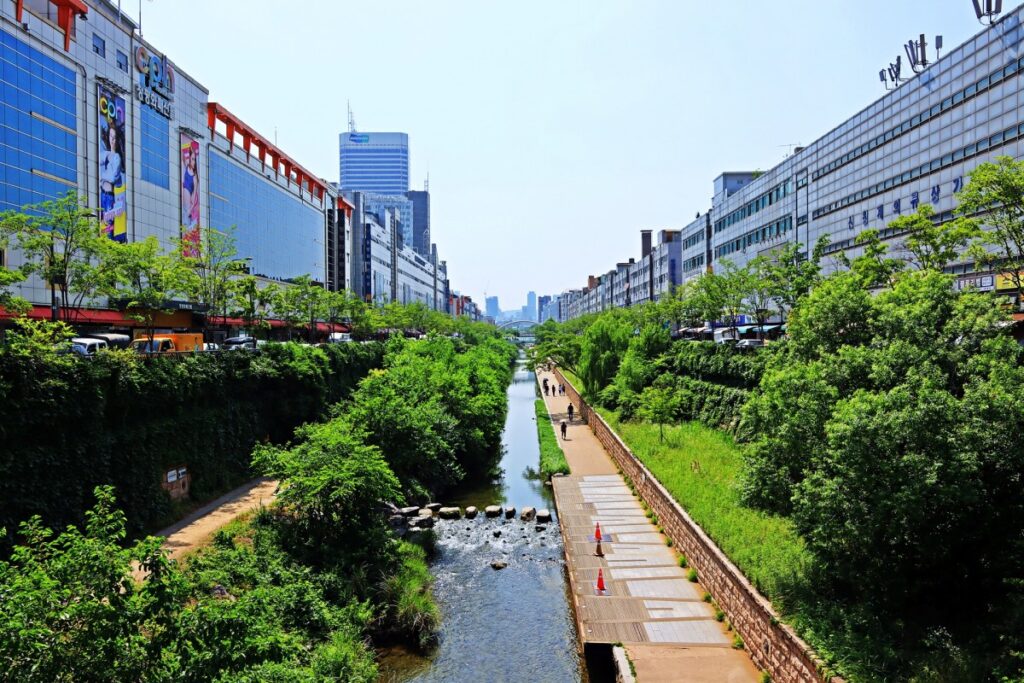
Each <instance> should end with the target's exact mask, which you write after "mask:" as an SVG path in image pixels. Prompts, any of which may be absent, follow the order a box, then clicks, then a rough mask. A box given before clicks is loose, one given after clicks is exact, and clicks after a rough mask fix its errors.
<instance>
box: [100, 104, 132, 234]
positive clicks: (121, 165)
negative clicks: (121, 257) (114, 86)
mask: <svg viewBox="0 0 1024 683" xmlns="http://www.w3.org/2000/svg"><path fill="white" fill-rule="evenodd" d="M96 102H97V104H98V108H99V115H98V116H97V121H98V123H99V150H100V154H99V164H100V169H99V170H100V221H101V222H102V224H103V232H105V233H106V234H107V236H108V237H110V239H112V240H114V241H115V242H127V241H128V193H127V189H128V179H127V174H126V173H125V167H126V164H125V148H126V145H125V136H124V132H125V118H126V109H125V106H124V98H123V97H121V96H119V95H117V94H115V93H114V92H113V91H111V90H109V89H108V88H106V87H104V86H102V85H99V86H97V92H96Z"/></svg>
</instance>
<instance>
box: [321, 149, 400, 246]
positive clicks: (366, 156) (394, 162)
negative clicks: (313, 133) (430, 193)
mask: <svg viewBox="0 0 1024 683" xmlns="http://www.w3.org/2000/svg"><path fill="white" fill-rule="evenodd" d="M339 143H340V151H339V157H340V163H339V166H340V169H341V174H340V179H341V189H342V190H352V191H359V192H376V193H378V194H391V195H404V194H405V193H406V192H408V191H409V136H408V135H406V134H405V133H357V132H355V131H348V132H345V133H342V134H341V135H340V136H339ZM410 246H412V245H410Z"/></svg>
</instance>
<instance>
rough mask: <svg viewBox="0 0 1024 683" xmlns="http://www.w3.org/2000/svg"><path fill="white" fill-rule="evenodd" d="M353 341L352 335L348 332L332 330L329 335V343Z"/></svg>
mask: <svg viewBox="0 0 1024 683" xmlns="http://www.w3.org/2000/svg"><path fill="white" fill-rule="evenodd" d="M350 341H352V335H351V334H349V333H348V332H331V333H330V334H329V335H327V343H328V344H344V343H346V342H350Z"/></svg>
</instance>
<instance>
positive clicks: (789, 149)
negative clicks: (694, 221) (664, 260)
mask: <svg viewBox="0 0 1024 683" xmlns="http://www.w3.org/2000/svg"><path fill="white" fill-rule="evenodd" d="M799 146H800V143H799V142H787V143H786V144H784V145H776V147H785V148H786V156H787V157H788V156H789V155H790V154H792V153H793V149H794V148H796V147H799ZM698 215H699V214H698Z"/></svg>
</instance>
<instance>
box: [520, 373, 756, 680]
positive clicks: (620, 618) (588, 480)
mask: <svg viewBox="0 0 1024 683" xmlns="http://www.w3.org/2000/svg"><path fill="white" fill-rule="evenodd" d="M545 377H547V379H548V382H549V384H553V383H554V382H555V379H554V376H553V375H552V374H551V373H538V377H537V380H538V382H541V381H542V380H543V379H544V378H545ZM541 394H542V396H543V391H542V392H541ZM543 398H544V403H545V405H546V406H547V409H548V413H549V414H550V415H551V419H552V421H553V422H554V425H555V428H556V429H555V431H556V435H558V429H557V427H558V423H560V422H561V421H562V420H563V419H565V420H567V419H568V416H567V407H568V405H569V397H568V396H545V397H543ZM574 408H578V406H574ZM567 437H568V438H567V439H566V440H562V439H561V437H560V435H559V440H558V442H559V445H561V446H562V450H563V451H564V452H565V456H566V460H568V461H569V467H570V469H571V471H572V474H571V475H570V476H567V477H555V478H554V479H553V480H552V482H553V488H554V493H555V504H556V506H557V507H558V518H559V523H560V525H561V528H562V537H563V539H564V541H565V555H566V566H567V568H568V571H569V578H570V584H571V589H572V596H573V603H574V609H575V616H576V621H577V627H578V629H579V634H580V640H581V642H582V643H583V644H584V645H586V643H616V642H621V643H622V644H623V645H624V646H625V648H626V651H627V653H628V654H629V657H630V659H631V660H632V662H633V665H634V667H635V668H636V674H637V680H638V681H640V683H649V682H662V681H664V682H668V681H689V682H707V683H711V682H712V681H716V682H717V681H726V682H730V683H746V682H748V681H757V680H759V676H758V671H757V669H756V668H755V667H754V665H753V664H752V663H751V661H750V658H749V657H748V656H747V654H746V653H745V652H743V651H742V650H735V649H733V648H732V633H730V632H728V631H727V630H726V629H725V628H724V625H723V624H722V623H719V622H718V621H716V620H715V614H714V610H713V608H712V607H711V605H709V604H708V603H706V602H704V600H703V595H704V589H703V588H702V587H701V586H700V585H699V584H697V583H693V582H691V581H689V580H688V578H687V570H686V569H683V568H681V567H680V566H679V562H678V559H677V555H676V553H675V552H674V551H673V550H672V549H671V548H669V547H667V546H666V544H665V537H664V536H662V534H661V533H659V532H658V529H657V527H656V526H655V525H654V524H653V523H652V522H651V520H649V519H648V518H647V516H646V515H645V513H644V510H643V507H642V506H641V504H640V501H639V500H638V499H637V498H636V497H634V496H633V494H632V493H631V492H630V490H629V488H628V487H627V486H626V483H625V480H623V478H622V476H621V475H620V474H618V470H617V469H616V467H615V465H614V463H613V462H612V459H611V457H609V455H608V453H607V452H606V451H605V450H604V448H603V447H602V446H601V444H600V442H598V440H597V438H596V437H595V436H594V434H593V433H592V432H591V431H590V428H589V427H588V426H587V425H586V424H584V423H583V422H581V421H580V420H579V418H578V417H577V418H576V419H574V420H573V422H572V423H571V424H570V425H569V428H568V434H567ZM597 522H600V524H601V531H602V537H603V541H604V542H603V543H602V550H603V552H604V556H603V557H597V556H596V555H595V549H596V545H595V542H594V525H595V523H597ZM599 569H600V570H601V572H602V574H603V577H604V582H605V587H606V590H605V591H604V593H600V594H599V593H598V592H597V590H596V581H597V573H598V570H599Z"/></svg>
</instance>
